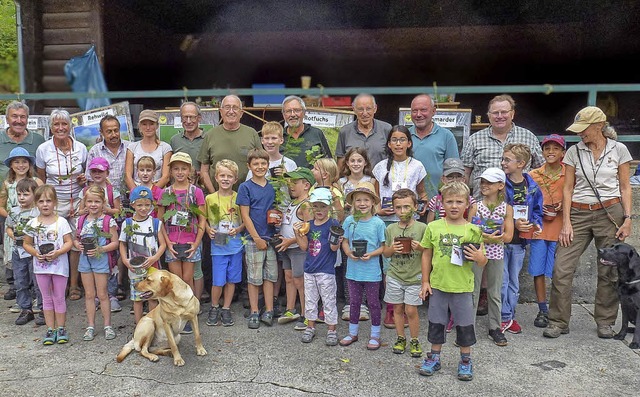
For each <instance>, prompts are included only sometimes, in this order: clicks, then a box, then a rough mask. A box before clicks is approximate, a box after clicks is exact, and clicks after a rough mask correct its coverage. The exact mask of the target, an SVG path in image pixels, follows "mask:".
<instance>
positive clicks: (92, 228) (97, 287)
mask: <svg viewBox="0 0 640 397" xmlns="http://www.w3.org/2000/svg"><path fill="white" fill-rule="evenodd" d="M98 158H100V157H96V158H94V160H95V159H98ZM94 175H95V173H91V176H92V177H93V176H94ZM94 183H96V184H95V185H93V186H90V187H89V188H88V189H87V190H86V192H85V195H84V198H83V199H82V203H81V205H83V208H85V209H86V210H87V214H86V215H84V214H83V215H81V216H80V218H79V219H78V225H77V228H76V230H77V234H78V238H76V239H74V242H73V243H74V245H75V247H76V249H78V250H79V251H81V253H80V262H79V264H78V271H79V272H80V277H81V278H82V285H84V289H85V295H84V304H85V310H86V313H87V322H88V326H87V329H86V331H85V333H84V336H83V337H82V340H84V341H92V340H93V338H94V337H95V319H96V304H95V302H94V300H95V298H96V295H97V297H98V299H99V300H100V311H101V312H102V318H103V319H104V338H105V339H106V340H111V339H114V338H115V337H116V331H115V330H114V329H113V327H112V326H111V302H110V300H109V294H108V292H107V282H108V280H109V275H110V274H111V266H110V260H109V254H108V253H109V252H112V251H115V250H117V249H118V245H119V243H118V225H117V223H116V220H115V219H113V218H112V217H110V216H109V215H107V214H105V208H106V206H107V205H106V204H107V198H106V197H105V193H104V188H103V187H101V186H99V185H98V184H97V183H98V182H96V181H95V179H94ZM105 226H108V229H107V230H108V231H107V230H104V228H105ZM107 236H109V237H107ZM107 239H109V240H110V241H109V243H107V241H106V240H107Z"/></svg>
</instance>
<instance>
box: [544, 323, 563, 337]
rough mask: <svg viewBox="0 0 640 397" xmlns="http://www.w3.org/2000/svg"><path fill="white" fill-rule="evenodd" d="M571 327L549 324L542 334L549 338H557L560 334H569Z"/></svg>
mask: <svg viewBox="0 0 640 397" xmlns="http://www.w3.org/2000/svg"><path fill="white" fill-rule="evenodd" d="M568 333H569V327H567V328H560V327H558V326H557V325H548V326H547V328H546V329H545V330H544V332H542V335H543V336H545V337H547V338H557V337H559V336H560V335H564V334H568Z"/></svg>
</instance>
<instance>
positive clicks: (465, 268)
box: [420, 182, 487, 380]
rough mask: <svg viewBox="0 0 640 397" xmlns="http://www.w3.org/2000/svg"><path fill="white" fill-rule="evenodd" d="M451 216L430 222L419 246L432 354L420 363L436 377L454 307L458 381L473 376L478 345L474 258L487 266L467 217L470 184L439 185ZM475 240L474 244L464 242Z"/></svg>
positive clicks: (478, 236) (478, 237) (425, 372)
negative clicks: (475, 347)
mask: <svg viewBox="0 0 640 397" xmlns="http://www.w3.org/2000/svg"><path fill="white" fill-rule="evenodd" d="M440 191H441V193H442V204H443V206H444V210H445V213H446V217H444V218H442V219H438V220H437V221H434V222H431V223H429V225H428V226H427V230H426V232H425V233H424V237H423V238H422V241H421V242H420V245H421V246H422V247H423V248H424V251H423V252H422V289H421V290H420V297H421V298H422V299H426V297H427V296H428V295H431V297H430V298H429V333H428V339H429V342H431V352H430V353H427V358H425V359H424V361H423V363H422V366H421V367H420V375H426V376H429V375H433V374H434V373H435V371H437V370H439V369H440V351H441V349H442V344H443V343H444V342H445V340H446V333H445V327H446V325H447V322H448V321H449V310H450V311H451V314H452V315H453V318H454V320H455V325H456V332H457V336H456V344H457V345H458V346H460V356H461V360H460V363H459V364H458V379H460V380H471V379H473V368H472V364H471V346H472V345H474V344H475V343H476V334H475V330H474V320H475V315H474V314H475V313H474V310H473V297H472V294H473V286H474V277H473V270H472V268H473V262H476V263H477V264H478V266H484V265H486V264H487V257H486V256H485V255H484V247H483V246H482V232H481V231H480V229H479V228H478V227H477V226H475V225H472V224H471V223H469V222H468V221H467V220H466V219H465V218H464V216H463V214H464V211H465V210H466V208H467V207H468V206H469V188H468V187H467V185H465V184H464V183H462V182H451V183H449V184H446V185H445V186H443V187H442V189H440ZM465 243H472V244H476V245H472V244H465Z"/></svg>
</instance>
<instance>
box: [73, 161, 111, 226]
mask: <svg viewBox="0 0 640 397" xmlns="http://www.w3.org/2000/svg"><path fill="white" fill-rule="evenodd" d="M109 168H110V166H109V162H108V161H107V160H106V159H104V158H102V157H94V158H93V159H92V160H91V162H90V163H89V166H88V167H87V169H88V170H89V173H90V175H91V180H92V181H93V182H92V183H91V185H96V186H99V187H100V188H102V189H103V190H104V193H105V197H106V198H107V200H106V201H105V206H104V213H105V214H107V215H109V216H111V217H113V216H115V215H116V214H119V213H120V191H119V190H118V189H114V188H113V185H112V184H111V182H109V179H108V178H109ZM87 189H88V187H86V188H84V189H83V190H82V191H81V192H80V195H79V198H80V200H81V201H80V212H79V213H78V215H86V214H88V213H89V212H88V211H87V209H86V208H85V207H84V200H83V198H84V195H85V194H86V191H87Z"/></svg>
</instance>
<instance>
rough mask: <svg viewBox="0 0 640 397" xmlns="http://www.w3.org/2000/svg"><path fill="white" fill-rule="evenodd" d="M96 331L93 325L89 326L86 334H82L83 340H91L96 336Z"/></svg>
mask: <svg viewBox="0 0 640 397" xmlns="http://www.w3.org/2000/svg"><path fill="white" fill-rule="evenodd" d="M95 334H96V331H95V329H93V327H87V330H86V331H84V335H83V336H82V340H83V341H87V342H88V341H91V340H93V338H94V337H95Z"/></svg>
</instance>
